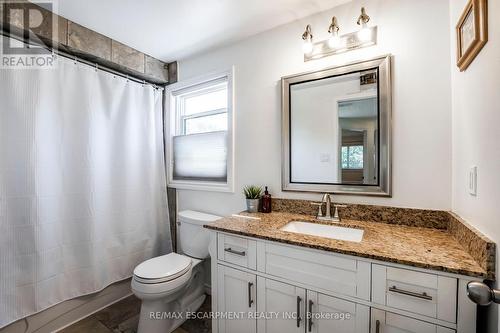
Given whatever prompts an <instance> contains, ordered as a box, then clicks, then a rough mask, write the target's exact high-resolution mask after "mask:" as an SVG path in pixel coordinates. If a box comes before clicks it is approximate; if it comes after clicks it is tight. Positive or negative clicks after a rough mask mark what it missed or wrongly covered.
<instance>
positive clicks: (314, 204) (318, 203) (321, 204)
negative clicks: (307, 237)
mask: <svg viewBox="0 0 500 333" xmlns="http://www.w3.org/2000/svg"><path fill="white" fill-rule="evenodd" d="M311 205H313V206H318V214H317V216H316V217H321V216H323V211H322V210H321V207H323V203H322V202H311Z"/></svg>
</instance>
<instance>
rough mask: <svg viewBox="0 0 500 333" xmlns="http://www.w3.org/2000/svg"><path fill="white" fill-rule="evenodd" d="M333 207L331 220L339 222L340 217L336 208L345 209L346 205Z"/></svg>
mask: <svg viewBox="0 0 500 333" xmlns="http://www.w3.org/2000/svg"><path fill="white" fill-rule="evenodd" d="M333 207H335V208H334V209H333V219H334V220H335V221H340V216H339V210H338V208H346V207H347V205H333Z"/></svg>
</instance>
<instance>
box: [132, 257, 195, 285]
mask: <svg viewBox="0 0 500 333" xmlns="http://www.w3.org/2000/svg"><path fill="white" fill-rule="evenodd" d="M191 264H192V262H191V258H189V257H187V256H184V255H181V254H178V253H169V254H166V255H164V256H159V257H155V258H151V259H149V260H146V261H145V262H143V263H141V264H139V265H138V266H137V267H136V268H135V269H134V276H135V277H138V278H140V280H147V281H151V283H154V282H155V281H157V280H162V281H166V280H172V279H175V278H176V277H179V276H181V275H183V274H184V273H186V272H187V271H188V270H189V269H190V268H191Z"/></svg>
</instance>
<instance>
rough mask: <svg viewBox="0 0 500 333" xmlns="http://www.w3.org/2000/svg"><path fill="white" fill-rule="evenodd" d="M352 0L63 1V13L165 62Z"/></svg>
mask: <svg viewBox="0 0 500 333" xmlns="http://www.w3.org/2000/svg"><path fill="white" fill-rule="evenodd" d="M349 1H350V0H251V1H248V0H142V1H141V0H85V1H82V0H59V1H58V14H60V15H61V16H63V17H66V18H68V19H70V20H72V21H74V22H76V23H79V24H81V25H83V26H86V27H88V28H90V29H92V30H95V31H97V32H100V33H102V34H104V35H106V36H109V37H111V38H113V39H115V40H117V41H119V42H122V43H124V44H127V45H129V46H131V47H133V48H135V49H137V50H139V51H142V52H144V53H147V54H149V55H152V56H153V57H156V58H158V59H161V60H163V61H173V60H180V59H182V58H186V57H189V56H192V55H195V54H199V53H201V52H204V51H207V50H210V49H213V48H216V47H220V46H223V45H226V44H229V43H231V42H235V41H238V40H241V39H243V38H246V37H249V36H252V35H255V34H258V33H260V32H263V31H266V30H269V29H272V28H274V27H276V26H279V25H282V24H285V23H288V22H292V21H295V20H298V19H300V18H303V17H306V16H309V15H312V14H314V13H317V12H321V11H324V10H327V9H330V8H332V7H335V6H337V5H339V4H342V3H346V2H349Z"/></svg>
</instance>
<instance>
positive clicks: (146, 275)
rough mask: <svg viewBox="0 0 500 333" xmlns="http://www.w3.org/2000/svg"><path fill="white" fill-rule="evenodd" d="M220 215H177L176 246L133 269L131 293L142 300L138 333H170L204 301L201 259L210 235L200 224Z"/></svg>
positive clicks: (183, 212)
mask: <svg viewBox="0 0 500 333" xmlns="http://www.w3.org/2000/svg"><path fill="white" fill-rule="evenodd" d="M219 218H220V217H219V216H215V215H210V214H205V213H201V212H195V211H182V212H179V214H178V221H177V222H178V223H177V224H178V227H179V228H178V234H179V247H180V249H181V252H183V253H182V254H179V253H169V254H166V255H163V256H159V257H155V258H151V259H148V260H146V261H144V262H143V263H141V264H139V265H138V266H137V267H136V268H135V269H134V275H133V278H132V291H133V293H134V294H135V295H136V296H137V297H138V298H139V299H140V300H141V301H142V305H141V313H140V317H139V327H138V333H166V332H172V331H173V330H175V329H176V328H177V327H178V326H180V325H181V324H182V323H183V322H184V321H185V320H186V313H190V312H194V311H196V310H198V309H199V307H200V306H201V305H202V304H203V301H204V300H205V297H206V295H205V285H204V283H205V274H206V273H205V271H204V265H203V260H204V259H205V258H207V257H209V254H208V245H209V241H210V237H209V234H208V232H207V231H206V230H204V229H203V224H205V223H209V222H213V221H215V220H217V219H219Z"/></svg>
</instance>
